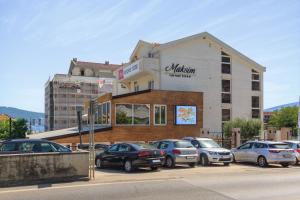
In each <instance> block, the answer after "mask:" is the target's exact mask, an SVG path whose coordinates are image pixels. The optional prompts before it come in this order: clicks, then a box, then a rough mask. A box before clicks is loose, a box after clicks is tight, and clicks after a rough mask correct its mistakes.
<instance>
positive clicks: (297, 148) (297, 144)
mask: <svg viewBox="0 0 300 200" xmlns="http://www.w3.org/2000/svg"><path fill="white" fill-rule="evenodd" d="M284 143H286V144H288V145H289V147H290V148H291V149H293V150H294V152H295V156H296V164H299V162H300V141H293V140H287V141H284Z"/></svg>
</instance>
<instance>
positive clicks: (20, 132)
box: [10, 118, 28, 139]
mask: <svg viewBox="0 0 300 200" xmlns="http://www.w3.org/2000/svg"><path fill="white" fill-rule="evenodd" d="M26 123H27V121H26V120H25V119H21V118H18V119H16V120H14V121H13V122H12V133H11V136H10V138H11V139H16V138H25V137H26V132H27V130H28V128H27V124H26Z"/></svg>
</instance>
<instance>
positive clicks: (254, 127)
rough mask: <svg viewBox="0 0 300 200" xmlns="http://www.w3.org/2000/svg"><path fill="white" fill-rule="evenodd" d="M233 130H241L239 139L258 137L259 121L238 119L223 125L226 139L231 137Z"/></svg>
mask: <svg viewBox="0 0 300 200" xmlns="http://www.w3.org/2000/svg"><path fill="white" fill-rule="evenodd" d="M233 128H240V129H241V139H242V140H249V139H252V138H254V137H255V136H258V135H259V131H260V129H261V121H260V120H258V119H249V120H246V119H240V118H236V119H234V120H233V121H229V122H227V123H225V124H224V134H225V137H226V138H229V137H231V132H232V129H233Z"/></svg>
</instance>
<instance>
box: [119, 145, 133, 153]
mask: <svg viewBox="0 0 300 200" xmlns="http://www.w3.org/2000/svg"><path fill="white" fill-rule="evenodd" d="M118 151H121V152H128V151H130V146H128V145H126V144H120V146H119V150H118Z"/></svg>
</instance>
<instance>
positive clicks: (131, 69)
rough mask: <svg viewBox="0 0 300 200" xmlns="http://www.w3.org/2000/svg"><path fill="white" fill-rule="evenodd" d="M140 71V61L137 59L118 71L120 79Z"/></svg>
mask: <svg viewBox="0 0 300 200" xmlns="http://www.w3.org/2000/svg"><path fill="white" fill-rule="evenodd" d="M139 71H140V61H139V60H138V61H136V62H134V63H132V64H131V65H129V66H127V67H124V68H122V69H120V70H119V71H118V79H119V80H122V79H126V78H129V77H130V76H133V75H135V74H137V73H138V72H139Z"/></svg>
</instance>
